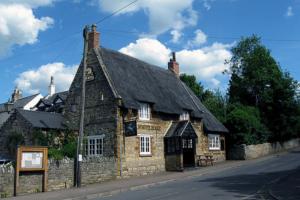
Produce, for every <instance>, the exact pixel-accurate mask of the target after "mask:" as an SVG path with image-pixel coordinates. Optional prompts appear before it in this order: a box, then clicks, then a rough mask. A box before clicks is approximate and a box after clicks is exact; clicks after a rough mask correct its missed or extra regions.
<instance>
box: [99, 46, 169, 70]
mask: <svg viewBox="0 0 300 200" xmlns="http://www.w3.org/2000/svg"><path fill="white" fill-rule="evenodd" d="M101 49H104V50H107V51H110V52H112V53H117V54H121V55H123V56H126V57H128V58H130V59H134V60H136V61H139V62H143V63H145V64H147V65H149V67H152V68H153V69H157V70H160V71H163V72H167V73H168V72H170V70H168V69H167V68H163V67H160V66H158V65H153V64H151V63H149V62H147V61H144V60H141V59H139V58H136V57H133V56H131V55H128V54H125V53H122V52H119V51H117V50H114V49H109V48H105V47H101ZM170 73H172V72H170Z"/></svg>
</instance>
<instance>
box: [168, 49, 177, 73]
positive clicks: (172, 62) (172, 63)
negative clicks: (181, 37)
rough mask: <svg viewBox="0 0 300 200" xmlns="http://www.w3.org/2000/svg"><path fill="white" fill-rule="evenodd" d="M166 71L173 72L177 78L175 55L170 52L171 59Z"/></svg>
mask: <svg viewBox="0 0 300 200" xmlns="http://www.w3.org/2000/svg"><path fill="white" fill-rule="evenodd" d="M168 69H169V70H170V71H171V72H173V73H174V74H175V75H176V76H177V77H179V64H178V63H177V62H176V54H175V52H172V58H171V59H170V62H169V63H168Z"/></svg>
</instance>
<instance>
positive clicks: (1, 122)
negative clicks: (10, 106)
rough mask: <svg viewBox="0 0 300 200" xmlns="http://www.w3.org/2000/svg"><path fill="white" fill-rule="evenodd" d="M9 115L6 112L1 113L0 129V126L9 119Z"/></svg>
mask: <svg viewBox="0 0 300 200" xmlns="http://www.w3.org/2000/svg"><path fill="white" fill-rule="evenodd" d="M10 115H11V114H10V113H8V112H2V113H0V128H1V127H2V125H3V124H4V122H6V120H7V119H8V118H9V117H10Z"/></svg>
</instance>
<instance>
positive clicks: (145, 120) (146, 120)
mask: <svg viewBox="0 0 300 200" xmlns="http://www.w3.org/2000/svg"><path fill="white" fill-rule="evenodd" d="M150 120H151V119H143V118H139V121H142V122H143V121H144V122H148V121H150Z"/></svg>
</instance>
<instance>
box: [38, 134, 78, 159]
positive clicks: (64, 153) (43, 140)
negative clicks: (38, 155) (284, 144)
mask: <svg viewBox="0 0 300 200" xmlns="http://www.w3.org/2000/svg"><path fill="white" fill-rule="evenodd" d="M33 138H35V144H36V145H41V146H49V150H48V154H49V157H50V158H53V159H56V160H61V159H62V158H64V157H69V158H74V157H75V155H76V144H77V142H76V135H75V134H74V133H73V132H72V131H70V130H65V131H64V132H59V131H48V132H43V131H40V130H39V131H36V132H34V133H33Z"/></svg>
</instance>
